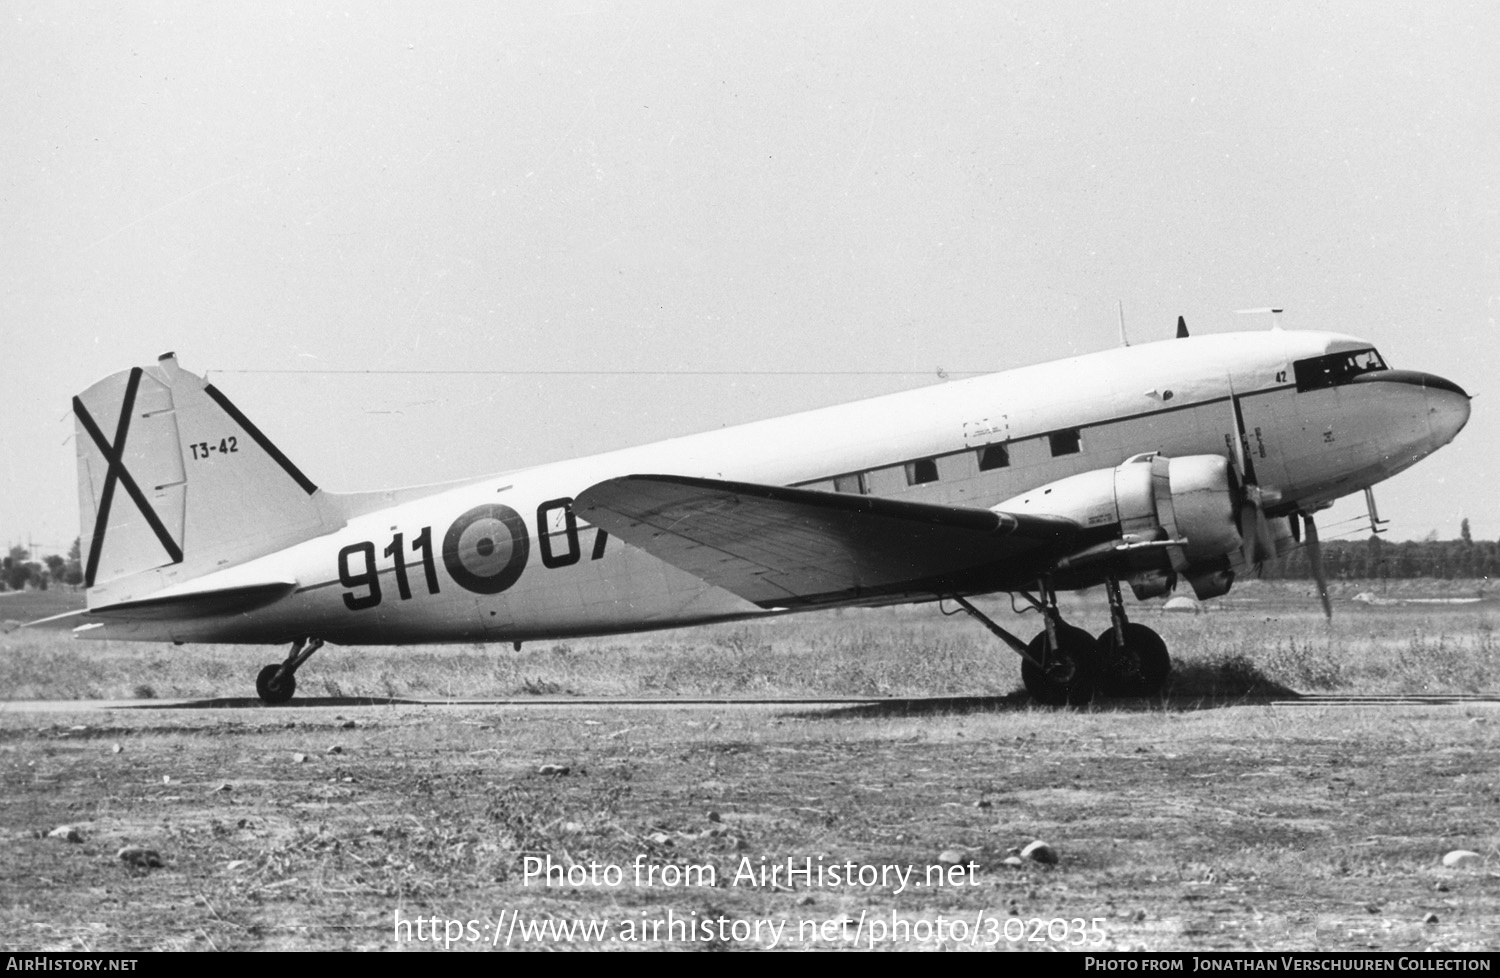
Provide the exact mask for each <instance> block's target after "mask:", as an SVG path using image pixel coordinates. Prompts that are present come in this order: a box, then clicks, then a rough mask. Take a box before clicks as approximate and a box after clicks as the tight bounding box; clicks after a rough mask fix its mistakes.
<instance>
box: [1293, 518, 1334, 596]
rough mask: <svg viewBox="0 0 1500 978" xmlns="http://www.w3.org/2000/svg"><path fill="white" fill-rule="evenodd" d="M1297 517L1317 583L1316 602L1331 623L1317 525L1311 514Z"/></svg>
mask: <svg viewBox="0 0 1500 978" xmlns="http://www.w3.org/2000/svg"><path fill="white" fill-rule="evenodd" d="M1299 515H1301V517H1302V531H1303V535H1304V536H1305V538H1306V545H1307V562H1308V563H1309V564H1311V565H1312V572H1313V580H1315V581H1317V582H1318V600H1320V601H1322V602H1323V617H1325V618H1327V619H1328V620H1329V621H1333V601H1331V600H1330V599H1329V597H1328V577H1327V576H1326V575H1325V574H1324V573H1323V545H1322V544H1321V543H1319V542H1318V525H1317V524H1316V523H1314V522H1313V518H1312V514H1311V513H1308V512H1303V513H1301V514H1299Z"/></svg>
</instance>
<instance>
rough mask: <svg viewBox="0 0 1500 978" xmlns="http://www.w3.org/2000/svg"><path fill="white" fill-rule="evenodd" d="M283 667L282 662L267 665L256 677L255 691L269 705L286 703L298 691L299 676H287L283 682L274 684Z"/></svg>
mask: <svg viewBox="0 0 1500 978" xmlns="http://www.w3.org/2000/svg"><path fill="white" fill-rule="evenodd" d="M280 669H281V663H279V662H278V663H276V664H275V665H270V666H266V667H265V668H264V669H262V670H261V671H260V675H258V676H256V677H255V692H256V695H258V696H259V697H260V701H261V702H262V703H265V704H266V705H267V706H275V705H276V704H277V703H285V702H286V701H287V700H289V699H291V698H292V697H293V696H295V695H296V693H297V677H296V676H295V675H291V676H287V677H286V678H285V679H283V680H282V681H281V682H279V683H276V684H275V685H274V686H273V685H272V681H273V680H274V679H275V678H276V673H277V672H278V671H279V670H280Z"/></svg>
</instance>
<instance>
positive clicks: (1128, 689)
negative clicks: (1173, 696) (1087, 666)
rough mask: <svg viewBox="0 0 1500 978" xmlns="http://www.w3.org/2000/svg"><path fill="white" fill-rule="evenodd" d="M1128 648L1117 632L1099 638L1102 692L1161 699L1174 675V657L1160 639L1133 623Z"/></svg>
mask: <svg viewBox="0 0 1500 978" xmlns="http://www.w3.org/2000/svg"><path fill="white" fill-rule="evenodd" d="M1124 630H1125V644H1124V645H1123V646H1122V645H1120V643H1119V642H1118V641H1116V639H1115V630H1114V629H1113V628H1111V629H1109V630H1107V631H1105V632H1104V633H1103V634H1101V635H1100V636H1099V660H1100V680H1099V691H1100V692H1101V693H1102V694H1103V695H1105V696H1160V695H1161V691H1162V689H1163V688H1164V687H1165V686H1166V684H1167V677H1168V676H1170V675H1171V674H1172V657H1171V656H1170V655H1169V654H1167V643H1166V642H1163V641H1162V638H1161V636H1160V635H1158V634H1156V633H1155V632H1153V631H1152V630H1151V629H1149V628H1147V627H1146V626H1145V625H1138V624H1136V623H1135V622H1130V623H1128V624H1127V625H1126V626H1125V629H1124Z"/></svg>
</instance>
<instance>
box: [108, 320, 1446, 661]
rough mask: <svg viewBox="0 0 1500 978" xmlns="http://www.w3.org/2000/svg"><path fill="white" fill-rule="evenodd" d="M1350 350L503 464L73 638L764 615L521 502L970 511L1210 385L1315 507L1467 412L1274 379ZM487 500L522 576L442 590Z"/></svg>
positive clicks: (477, 637) (1257, 349)
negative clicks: (205, 603)
mask: <svg viewBox="0 0 1500 978" xmlns="http://www.w3.org/2000/svg"><path fill="white" fill-rule="evenodd" d="M1369 346H1370V344H1368V343H1365V342H1363V341H1360V340H1356V339H1354V338H1353V337H1348V336H1341V335H1337V334H1331V333H1318V332H1287V331H1280V330H1270V331H1266V332H1261V333H1237V334H1227V335H1219V336H1205V337H1194V338H1191V339H1186V340H1175V341H1167V342H1161V343H1151V344H1144V345H1139V346H1133V347H1125V348H1120V349H1114V350H1109V351H1105V352H1101V353H1095V354H1090V355H1086V356H1081V357H1076V358H1072V359H1068V360H1062V361H1057V362H1053V363H1045V364H1038V365H1035V366H1030V367H1022V368H1019V369H1015V370H1008V371H1005V372H1002V373H997V374H992V375H988V376H984V377H977V378H974V379H970V380H963V381H956V382H950V383H945V384H941V385H937V386H933V387H928V388H923V389H920V390H914V391H908V392H904V393H899V394H892V395H887V396H884V397H877V398H873V399H870V400H864V401H858V402H855V403H850V404H844V405H839V406H836V407H831V408H826V409H821V410H816V411H809V412H805V413H801V414H795V415H790V416H787V417H781V418H775V419H771V420H767V421H760V422H755V423H752V424H746V425H740V426H737V427H733V428H725V429H722V430H719V431H713V432H709V433H705V434H700V435H693V436H689V437H684V438H675V439H671V440H668V441H663V442H657V443H654V444H649V445H643V446H640V447H637V448H630V449H625V450H621V451H614V452H609V453H606V454H602V455H594V456H589V457H586V458H580V459H574V460H571V461H565V462H558V463H553V464H548V465H542V466H537V467H534V468H529V469H522V470H517V471H513V472H506V473H503V474H501V475H497V476H494V477H492V478H488V479H484V480H482V481H477V482H473V483H469V484H466V485H464V486H461V487H458V488H451V489H445V490H442V491H439V492H436V493H435V494H433V495H429V496H424V497H422V498H418V499H415V500H412V501H409V502H404V503H402V504H400V505H395V506H392V507H390V508H387V509H381V510H379V511H376V512H370V513H367V514H366V515H361V516H357V517H354V518H352V519H350V520H349V521H348V522H347V524H346V525H344V526H343V527H342V528H341V529H339V530H338V531H336V532H334V533H331V534H327V535H324V536H320V537H317V538H315V539H311V540H307V541H305V542H303V543H300V544H297V545H295V546H292V547H290V548H289V549H286V550H282V551H279V552H277V553H274V554H271V555H268V556H265V557H261V558H258V559H256V560H254V561H251V562H249V563H246V564H242V565H239V566H237V567H233V568H230V569H227V570H225V571H222V572H218V573H216V574H213V575H210V577H209V578H201V579H199V581H198V582H197V583H199V584H202V585H205V586H206V585H216V586H232V585H233V584H235V583H236V582H238V581H266V580H288V581H295V582H297V586H296V589H295V591H294V592H293V593H291V594H289V595H288V596H287V597H285V598H282V599H281V600H279V601H277V602H275V603H273V604H271V605H269V606H267V607H265V608H262V609H260V610H257V611H251V612H247V613H242V614H238V615H233V616H223V617H218V618H200V619H191V620H183V621H162V622H132V623H110V624H106V625H103V626H100V627H97V628H95V629H92V630H91V632H90V633H88V637H119V638H129V639H141V638H161V639H171V640H176V641H194V642H254V643H265V642H281V641H290V640H292V639H294V638H297V637H299V636H303V635H316V636H319V637H322V638H325V639H327V640H329V641H332V642H336V643H341V644H347V643H355V642H357V643H363V644H409V643H418V642H442V641H497V642H498V641H522V640H530V639H539V638H547V637H563V636H580V635H598V634H608V633H617V632H627V631H640V630H648V629H657V628H669V627H676V626H683V625H692V624H701V623H706V622H712V621H723V620H730V619H735V618H745V617H752V616H761V615H764V614H766V613H767V612H765V611H763V610H762V609H760V608H758V607H756V606H755V605H752V604H750V603H749V602H747V601H745V600H743V599H741V598H739V597H737V596H735V595H733V594H730V593H729V592H727V591H724V590H721V589H719V588H716V587H713V586H711V585H708V584H706V583H704V582H703V581H701V580H699V579H698V578H696V577H693V576H691V575H689V574H686V573H685V572H682V571H680V570H678V569H676V568H674V567H672V566H671V565H669V564H666V563H664V562H662V561H660V560H658V559H656V558H654V557H651V556H650V555H648V554H646V553H644V552H642V551H640V550H637V549H634V548H631V547H628V546H626V545H625V544H623V543H622V542H621V541H619V540H618V539H615V538H612V537H611V538H609V539H608V540H607V541H606V543H605V546H604V548H603V553H602V555H600V556H598V557H596V556H595V547H596V540H597V533H598V531H597V530H596V529H594V528H592V527H589V526H587V525H585V524H582V523H581V522H580V523H579V525H578V529H577V534H576V541H577V549H578V559H577V560H576V561H574V562H572V563H567V564H565V565H563V566H554V567H548V566H545V565H544V562H543V560H542V553H541V544H542V541H541V540H540V539H539V535H538V507H539V506H541V505H542V504H543V503H545V502H547V501H549V500H559V499H564V498H572V497H576V496H577V495H578V494H579V493H581V492H582V491H583V490H584V489H586V488H588V487H589V486H591V485H594V484H595V483H597V482H600V481H602V480H604V479H608V478H612V477H616V476H622V475H627V474H671V475H685V476H696V477H702V478H710V479H724V480H731V481H740V482H754V483H763V484H776V485H791V484H797V485H804V486H807V487H809V488H814V489H829V490H832V489H833V488H834V487H835V483H834V481H833V480H834V479H835V478H836V477H841V476H843V477H848V476H863V478H864V481H865V483H866V491H868V492H870V493H873V494H876V495H882V496H892V497H899V498H903V499H912V500H917V501H922V502H930V503H941V504H947V505H953V506H967V507H975V508H988V507H993V506H995V505H996V504H997V503H999V502H1000V501H1002V500H1005V499H1009V498H1011V497H1013V496H1016V495H1018V494H1020V493H1023V492H1026V491H1027V490H1029V489H1032V488H1035V487H1037V486H1040V485H1042V484H1045V483H1049V482H1052V481H1055V480H1057V479H1061V478H1064V477H1066V476H1070V475H1074V474H1077V473H1080V472H1085V471H1089V470H1092V469H1101V468H1109V467H1113V466H1115V465H1118V464H1119V463H1121V462H1122V461H1124V460H1125V459H1126V458H1128V457H1130V456H1132V455H1136V454H1139V453H1143V452H1161V453H1163V454H1166V455H1168V456H1179V455H1202V454H1217V455H1224V454H1227V453H1230V452H1231V451H1232V448H1231V447H1230V446H1231V444H1232V442H1231V439H1232V438H1233V437H1234V432H1235V420H1234V413H1233V409H1232V407H1231V400H1230V399H1231V397H1238V398H1239V402H1240V408H1241V412H1242V416H1243V419H1244V426H1245V432H1246V443H1247V452H1248V454H1249V456H1250V458H1251V460H1252V463H1253V465H1254V468H1255V472H1256V476H1257V479H1258V481H1259V483H1260V484H1261V485H1262V486H1269V487H1274V488H1275V489H1276V490H1278V491H1279V492H1280V493H1281V499H1282V501H1283V502H1284V503H1286V504H1295V505H1296V507H1298V508H1303V509H1311V508H1316V507H1318V506H1321V505H1324V504H1326V503H1328V502H1330V501H1332V500H1333V499H1335V498H1338V497H1340V496H1344V495H1347V494H1349V493H1352V492H1358V491H1360V490H1362V489H1364V488H1366V487H1368V486H1371V485H1373V484H1375V483H1377V482H1379V481H1381V480H1382V479H1385V478H1388V477H1390V476H1391V475H1393V474H1395V473H1396V472H1399V471H1401V470H1402V469H1405V468H1407V467H1409V466H1410V465H1412V464H1414V463H1415V462H1416V461H1418V460H1419V459H1421V458H1422V457H1424V456H1425V455H1427V454H1429V453H1430V452H1432V451H1434V450H1435V449H1437V448H1438V447H1440V446H1441V445H1443V444H1446V443H1447V441H1449V440H1451V438H1452V437H1453V435H1454V434H1456V432H1457V430H1458V429H1459V428H1460V427H1462V425H1463V423H1464V420H1466V419H1467V417H1468V399H1467V398H1466V397H1463V396H1462V395H1458V394H1452V393H1450V392H1448V391H1445V390H1440V389H1439V390H1434V389H1431V388H1428V387H1424V386H1422V385H1420V384H1411V383H1367V384H1360V385H1348V386H1342V387H1332V388H1325V389H1319V390H1312V391H1307V392H1303V393H1299V392H1298V391H1297V390H1296V388H1295V386H1294V384H1293V380H1292V377H1293V373H1292V370H1293V367H1292V364H1293V361H1295V360H1299V359H1303V358H1307V357H1312V356H1319V355H1322V354H1325V353H1330V352H1335V351H1342V350H1356V349H1365V348H1368V347H1369ZM1460 402H1462V403H1461V404H1460ZM1460 415H1461V417H1460ZM1074 430H1076V431H1077V433H1078V437H1077V451H1076V452H1073V453H1071V454H1054V446H1053V439H1052V437H1051V436H1052V435H1053V434H1054V433H1060V432H1062V433H1066V432H1070V431H1074ZM1061 441H1062V442H1063V443H1066V442H1067V441H1069V439H1068V438H1067V437H1066V436H1064V437H1063V438H1062V439H1061ZM998 442H1004V443H1006V444H1007V446H1008V449H1009V464H1008V465H1007V466H1005V467H1003V468H994V469H990V470H989V471H981V470H980V467H979V452H978V450H979V449H980V448H981V447H982V446H984V445H986V444H991V443H998ZM924 459H935V461H936V469H937V476H938V478H937V479H936V481H930V482H925V483H920V484H915V485H909V484H908V476H907V463H911V462H915V461H919V460H924ZM845 484H846V485H847V482H846V483H845ZM336 498H337V497H335V499H336ZM490 503H499V504H503V505H504V506H507V507H509V508H510V509H512V510H514V511H515V512H516V513H517V514H519V516H520V517H521V519H522V520H523V521H524V522H525V524H526V526H527V529H528V535H529V553H528V556H527V560H526V564H525V568H524V570H523V571H522V573H521V574H520V576H519V578H517V579H516V580H515V582H514V583H513V584H511V585H510V586H509V587H508V588H506V589H505V590H503V591H501V592H500V593H498V594H493V595H490V594H480V593H475V592H473V591H470V590H466V589H465V588H463V587H461V586H460V585H459V583H457V582H456V581H455V579H454V578H453V576H452V575H451V574H450V573H449V571H448V569H447V567H446V566H445V564H444V560H443V556H442V540H443V538H444V535H445V534H446V533H447V531H448V529H449V528H450V526H452V525H453V524H454V522H455V520H457V519H459V518H460V517H461V516H462V515H463V514H465V513H466V512H469V511H470V510H472V509H473V508H475V507H477V506H481V505H485V504H490ZM549 515H550V517H551V518H550V519H549V520H547V523H548V524H549V525H548V526H547V528H546V529H547V530H548V531H549V532H550V536H549V544H550V549H551V550H552V552H553V554H554V556H555V557H556V556H558V555H561V556H563V557H564V559H566V555H567V554H568V553H570V552H571V547H570V545H569V537H568V535H567V534H566V533H565V532H563V531H564V530H565V516H564V511H563V509H562V508H561V507H554V508H553V510H552V511H551V513H550V514H549ZM424 528H430V540H431V544H430V547H431V551H432V558H431V563H432V564H433V566H434V572H435V579H436V583H437V591H436V593H429V588H428V584H427V575H426V568H425V567H424V566H423V564H422V556H421V555H420V554H417V553H415V552H413V550H412V548H411V545H412V541H414V540H415V539H416V538H418V536H419V535H420V534H421V533H422V531H423V529H424ZM395 534H400V535H401V536H402V540H403V551H404V553H405V562H406V564H407V567H406V577H407V583H408V586H409V590H410V592H411V597H410V598H408V599H402V598H401V597H400V595H399V593H398V592H399V585H398V582H397V580H396V572H395V569H394V567H393V558H391V557H388V556H386V555H385V553H384V552H385V550H386V548H387V547H388V546H390V545H391V543H392V540H393V537H394V535H395ZM364 543H368V544H369V545H370V549H371V550H372V551H373V554H374V566H375V568H376V572H377V574H378V581H379V588H380V595H381V597H380V600H379V602H378V603H376V604H373V605H372V606H369V607H364V608H359V609H354V610H351V607H350V606H349V605H350V601H351V600H353V601H354V603H356V604H358V603H360V599H364V602H365V603H368V600H369V597H370V596H371V590H370V588H369V587H368V585H362V586H359V587H353V588H351V587H348V586H346V583H345V582H344V581H341V579H340V574H341V569H340V566H339V564H340V560H339V555H340V553H341V551H346V549H347V548H349V547H351V546H353V547H358V546H359V545H361V544H364ZM348 559H349V558H346V561H347V560H348ZM557 562H558V561H557V560H556V559H554V563H557ZM364 569H365V564H364V562H363V558H362V556H359V557H358V559H354V560H353V561H352V565H351V566H348V567H346V568H345V570H346V571H349V570H352V571H353V573H354V574H356V575H357V574H359V573H360V572H362V571H363V570H364ZM346 577H347V574H346Z"/></svg>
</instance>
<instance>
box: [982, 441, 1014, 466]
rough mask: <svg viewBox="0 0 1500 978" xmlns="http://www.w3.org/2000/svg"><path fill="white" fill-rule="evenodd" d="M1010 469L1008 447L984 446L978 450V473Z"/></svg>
mask: <svg viewBox="0 0 1500 978" xmlns="http://www.w3.org/2000/svg"><path fill="white" fill-rule="evenodd" d="M1009 467H1010V446H1009V445H986V446H984V447H983V448H981V449H980V450H979V471H981V472H988V471H990V470H991V469H1004V468H1009Z"/></svg>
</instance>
